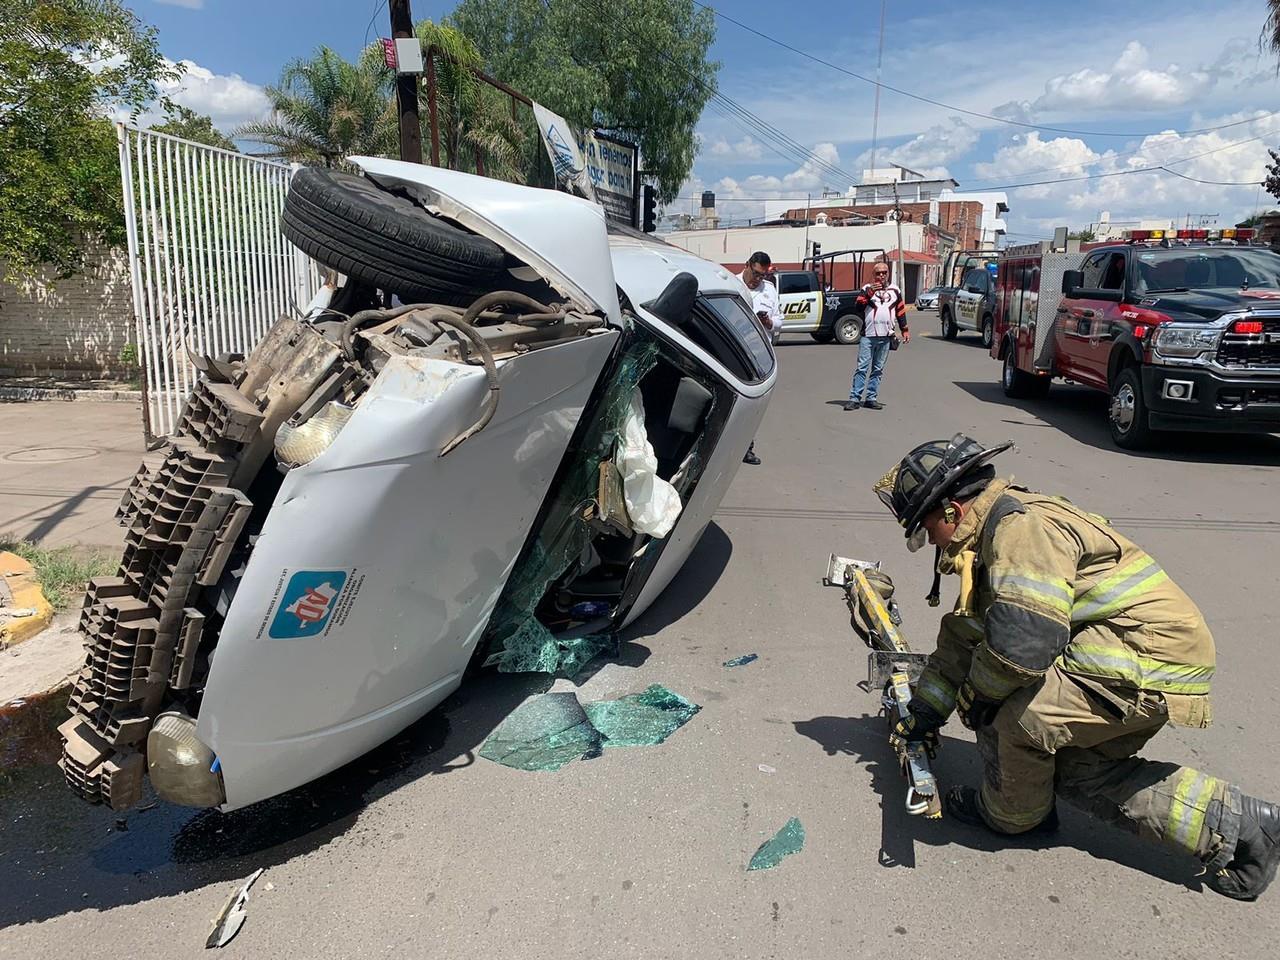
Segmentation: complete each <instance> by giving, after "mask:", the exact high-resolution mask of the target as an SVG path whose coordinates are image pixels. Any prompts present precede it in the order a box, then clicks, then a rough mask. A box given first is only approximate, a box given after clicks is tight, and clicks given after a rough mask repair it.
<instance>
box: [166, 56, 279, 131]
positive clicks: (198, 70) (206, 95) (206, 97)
mask: <svg viewBox="0 0 1280 960" xmlns="http://www.w3.org/2000/svg"><path fill="white" fill-rule="evenodd" d="M182 65H183V66H184V67H185V68H186V70H185V72H184V73H183V75H182V77H181V78H180V79H179V80H178V81H177V82H175V83H171V84H166V86H165V90H164V93H166V94H167V95H168V96H169V97H170V98H171V99H173V100H174V101H175V102H177V103H180V104H182V105H183V106H184V107H187V108H188V109H190V110H194V111H196V113H203V114H207V115H208V116H210V117H212V118H213V124H214V126H216V127H217V128H218V129H220V130H223V131H230V130H233V129H234V128H235V127H237V126H238V125H240V124H242V123H244V122H245V121H247V120H257V119H259V118H261V117H262V116H264V115H265V114H266V113H268V112H269V111H270V109H271V101H269V100H268V99H267V95H266V92H265V91H264V90H263V88H262V87H260V86H258V85H257V84H256V83H250V82H249V81H248V80H246V79H244V77H242V76H240V75H239V74H238V73H232V74H221V73H214V72H213V71H212V70H209V69H208V68H206V67H202V66H200V64H198V63H195V62H194V61H192V60H183V61H182Z"/></svg>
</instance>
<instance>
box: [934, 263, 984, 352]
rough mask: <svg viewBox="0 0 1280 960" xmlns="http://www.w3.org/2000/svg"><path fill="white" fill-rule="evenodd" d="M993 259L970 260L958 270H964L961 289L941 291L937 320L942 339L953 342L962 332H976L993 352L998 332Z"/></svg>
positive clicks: (945, 288)
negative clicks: (993, 343)
mask: <svg viewBox="0 0 1280 960" xmlns="http://www.w3.org/2000/svg"><path fill="white" fill-rule="evenodd" d="M995 265H996V261H995V259H994V255H992V254H987V255H986V256H984V257H981V258H973V257H969V258H967V259H966V260H965V261H962V262H961V263H960V264H959V266H958V268H957V269H963V273H962V275H961V279H960V283H959V285H958V286H950V287H943V288H942V289H941V290H940V291H938V319H939V320H940V321H941V322H942V335H943V336H944V337H946V339H948V340H954V339H955V338H956V334H957V333H959V332H960V331H961V330H975V331H977V332H978V333H980V334H981V335H982V345H983V346H984V347H987V348H988V349H990V347H991V337H992V335H993V331H994V330H995V315H996V284H995V276H994V274H995Z"/></svg>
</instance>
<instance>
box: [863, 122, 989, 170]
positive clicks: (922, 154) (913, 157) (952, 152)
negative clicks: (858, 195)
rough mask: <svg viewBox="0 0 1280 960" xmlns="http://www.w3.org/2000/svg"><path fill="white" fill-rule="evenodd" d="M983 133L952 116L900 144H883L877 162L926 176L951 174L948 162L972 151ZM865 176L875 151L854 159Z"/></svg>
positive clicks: (952, 161)
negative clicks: (891, 164)
mask: <svg viewBox="0 0 1280 960" xmlns="http://www.w3.org/2000/svg"><path fill="white" fill-rule="evenodd" d="M978 137H979V133H978V131H977V130H975V129H974V128H973V127H971V126H970V125H969V124H968V123H966V122H965V121H964V120H963V119H962V118H961V117H950V118H948V120H947V121H946V123H940V124H937V125H935V126H932V127H930V128H929V129H928V130H926V131H925V132H924V133H922V134H919V135H918V136H916V137H913V138H912V139H910V140H908V141H907V142H906V143H901V144H898V145H897V146H885V145H884V144H881V145H880V146H879V147H878V148H877V150H876V165H877V166H879V167H885V166H887V165H888V164H890V163H897V164H901V165H902V166H904V167H906V168H907V169H908V170H914V171H916V172H917V173H922V174H924V175H925V176H926V177H949V176H950V175H951V174H950V171H949V170H948V169H947V164H950V163H954V162H955V161H957V160H959V159H960V158H962V157H964V156H965V155H966V154H968V153H969V151H970V150H972V149H973V148H974V147H975V146H976V145H977V143H978ZM853 166H854V171H853V172H855V173H858V174H859V175H861V173H862V171H863V170H865V169H868V168H869V167H870V166H871V151H870V150H864V151H863V152H862V153H861V154H859V155H858V157H857V159H856V160H854V162H853Z"/></svg>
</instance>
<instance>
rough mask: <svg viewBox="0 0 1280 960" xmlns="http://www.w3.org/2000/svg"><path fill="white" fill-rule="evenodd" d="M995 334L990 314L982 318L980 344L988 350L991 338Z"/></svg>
mask: <svg viewBox="0 0 1280 960" xmlns="http://www.w3.org/2000/svg"><path fill="white" fill-rule="evenodd" d="M994 336H995V324H994V323H992V321H991V316H990V314H988V315H987V316H985V317H983V318H982V345H983V346H984V347H986V348H987V349H988V350H990V349H991V340H992V338H993V337H994Z"/></svg>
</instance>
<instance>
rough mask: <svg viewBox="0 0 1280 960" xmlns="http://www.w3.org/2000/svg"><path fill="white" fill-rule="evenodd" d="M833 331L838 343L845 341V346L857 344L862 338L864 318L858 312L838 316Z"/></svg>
mask: <svg viewBox="0 0 1280 960" xmlns="http://www.w3.org/2000/svg"><path fill="white" fill-rule="evenodd" d="M831 333H832V335H833V336H834V337H835V341H836V343H843V344H844V345H845V346H850V345H852V344H855V343H857V342H858V341H859V340H861V339H862V318H861V317H860V316H858V315H857V314H856V313H846V314H845V315H844V316H842V317H837V318H836V322H835V324H834V325H833V326H832V328H831Z"/></svg>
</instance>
